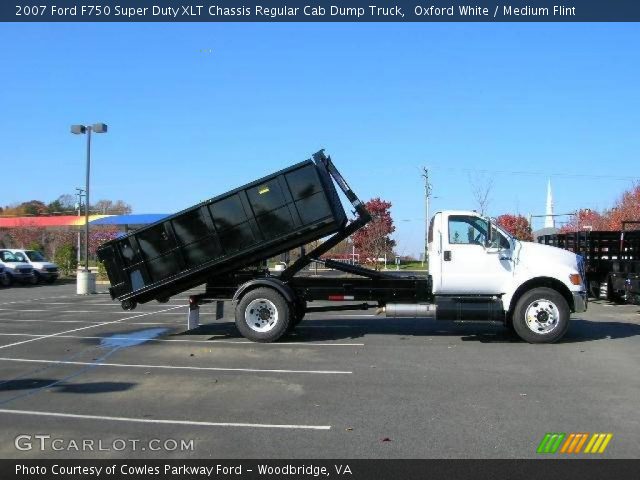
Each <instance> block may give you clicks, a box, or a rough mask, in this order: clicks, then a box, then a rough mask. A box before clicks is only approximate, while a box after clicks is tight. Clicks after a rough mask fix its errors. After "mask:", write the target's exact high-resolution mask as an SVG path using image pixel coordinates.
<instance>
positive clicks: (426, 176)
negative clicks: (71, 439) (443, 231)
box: [421, 167, 431, 267]
mask: <svg viewBox="0 0 640 480" xmlns="http://www.w3.org/2000/svg"><path fill="white" fill-rule="evenodd" d="M421 176H422V178H424V210H425V218H424V254H423V256H422V266H423V267H424V265H425V263H426V264H427V265H429V252H428V245H429V198H430V197H431V184H430V183H429V169H428V168H427V167H422V175H421Z"/></svg>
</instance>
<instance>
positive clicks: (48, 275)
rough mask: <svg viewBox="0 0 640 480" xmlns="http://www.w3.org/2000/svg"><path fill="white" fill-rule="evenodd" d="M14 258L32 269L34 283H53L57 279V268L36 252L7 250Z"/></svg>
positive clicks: (15, 249)
mask: <svg viewBox="0 0 640 480" xmlns="http://www.w3.org/2000/svg"><path fill="white" fill-rule="evenodd" d="M9 250H10V251H11V252H12V253H13V254H14V255H15V256H16V258H17V259H18V260H19V261H21V262H24V263H28V264H29V265H31V266H32V267H33V275H34V277H35V280H34V283H39V282H47V283H53V282H55V281H56V279H57V278H58V266H57V265H56V264H55V263H52V262H50V261H48V260H47V259H46V258H45V257H44V255H42V253H40V252H38V251H37V250H23V249H21V248H10V249H9Z"/></svg>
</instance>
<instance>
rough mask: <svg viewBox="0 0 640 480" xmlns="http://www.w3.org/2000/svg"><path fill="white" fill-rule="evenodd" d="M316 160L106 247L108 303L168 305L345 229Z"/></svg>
mask: <svg viewBox="0 0 640 480" xmlns="http://www.w3.org/2000/svg"><path fill="white" fill-rule="evenodd" d="M314 158H315V161H314V160H306V161H304V162H301V163H298V164H296V165H293V166H291V167H289V168H286V169H284V170H280V171H279V172H276V173H273V174H271V175H268V176H266V177H263V178H261V179H259V180H256V181H254V182H251V183H249V184H247V185H244V186H242V187H239V188H236V189H235V190H231V191H229V192H227V193H224V194H222V195H219V196H217V197H215V198H212V199H210V200H207V201H205V202H202V203H200V204H198V205H195V206H193V207H191V208H188V209H186V210H183V211H181V212H179V213H176V214H175V215H172V216H170V217H167V218H165V219H163V220H161V221H159V222H156V223H154V224H151V225H149V226H147V227H144V228H140V229H138V230H136V231H134V232H132V233H130V234H128V235H127V236H124V237H121V238H118V239H115V240H112V241H110V242H107V243H105V244H103V245H102V246H101V247H100V248H99V249H98V258H99V259H100V260H101V261H102V262H104V265H105V268H106V271H107V275H108V276H109V280H110V282H111V285H112V286H111V288H110V289H109V293H110V294H111V298H113V299H115V298H117V299H118V300H120V301H121V302H122V304H123V307H124V308H134V307H135V304H136V303H144V302H148V301H150V300H153V299H157V300H160V301H165V300H167V299H168V298H169V297H171V296H172V295H175V294H177V293H180V292H183V291H185V290H188V289H190V288H193V287H195V286H198V285H201V284H203V283H205V282H206V281H207V279H208V278H210V277H215V276H220V275H221V274H225V273H227V272H231V271H235V270H239V269H242V268H245V267H248V266H251V265H254V264H256V263H258V262H261V261H264V260H266V259H268V258H270V257H273V256H275V255H278V254H279V253H282V252H285V251H287V250H291V249H293V248H296V247H299V246H302V245H305V244H307V243H309V242H312V241H315V240H318V239H320V238H322V237H324V236H326V235H330V234H332V233H335V232H337V231H339V230H340V229H342V228H343V227H344V226H345V224H346V221H347V218H346V215H345V211H344V208H343V207H342V204H341V203H340V199H339V197H338V194H337V192H336V189H335V186H334V184H333V182H332V181H331V177H330V175H329V172H328V170H327V166H326V164H325V163H324V162H323V161H322V158H324V156H323V155H320V156H317V157H314Z"/></svg>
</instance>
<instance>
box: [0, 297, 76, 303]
mask: <svg viewBox="0 0 640 480" xmlns="http://www.w3.org/2000/svg"><path fill="white" fill-rule="evenodd" d="M70 297H72V295H58V296H56V297H40V298H29V299H27V300H14V301H13V302H2V303H0V305H14V304H16V303H31V302H37V301H38V300H52V299H55V298H70Z"/></svg>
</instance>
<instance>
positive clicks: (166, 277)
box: [98, 150, 587, 343]
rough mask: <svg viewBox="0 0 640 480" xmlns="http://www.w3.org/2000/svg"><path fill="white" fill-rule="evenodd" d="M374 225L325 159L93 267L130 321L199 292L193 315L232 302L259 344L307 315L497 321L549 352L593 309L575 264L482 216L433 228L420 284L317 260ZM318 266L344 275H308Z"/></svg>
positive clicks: (137, 237) (225, 200)
mask: <svg viewBox="0 0 640 480" xmlns="http://www.w3.org/2000/svg"><path fill="white" fill-rule="evenodd" d="M339 191H340V192H342V195H343V198H344V199H345V200H346V202H345V203H348V204H350V205H351V207H352V209H353V212H352V213H353V218H351V219H348V217H347V215H346V213H345V209H344V207H343V204H342V201H341V199H340V195H339V193H338V192H339ZM371 219H372V217H371V214H370V213H369V212H368V211H367V209H366V207H365V204H364V203H363V202H362V201H361V200H360V199H359V198H358V196H357V195H356V194H355V192H354V191H353V190H352V189H351V187H350V186H349V184H348V183H347V182H346V181H345V179H344V178H343V176H342V175H341V174H340V172H339V171H338V169H337V168H336V166H335V164H334V163H333V161H332V160H331V158H330V157H329V156H327V155H325V153H324V151H323V150H322V151H319V152H317V153H315V154H314V155H313V156H312V158H311V159H309V160H306V161H304V162H301V163H297V164H295V165H292V166H290V167H288V168H285V169H283V170H280V171H278V172H275V173H273V174H271V175H268V176H266V177H263V178H261V179H259V180H256V181H253V182H251V183H249V184H246V185H244V186H241V187H239V188H236V189H234V190H232V191H229V192H227V193H224V194H222V195H219V196H217V197H214V198H211V199H209V200H206V201H204V202H201V203H199V204H197V205H194V206H192V207H190V208H188V209H186V210H183V211H181V212H178V213H176V214H175V215H172V216H169V217H167V218H164V219H162V220H160V221H158V222H156V223H153V224H151V225H149V226H146V227H143V228H140V229H138V230H136V231H134V232H131V233H129V234H128V235H126V236H124V237H121V238H117V239H115V240H111V241H109V242H107V243H105V244H103V245H102V246H101V247H100V248H99V249H98V257H99V259H100V261H102V262H103V263H104V266H105V269H106V272H107V275H108V277H109V280H110V282H111V287H110V288H109V292H110V294H111V297H112V299H117V300H118V301H120V302H121V305H122V308H124V309H125V310H130V309H133V308H135V307H136V305H137V304H138V303H145V302H149V301H152V300H157V301H159V302H166V301H168V299H169V298H170V297H171V296H173V295H176V294H178V293H180V292H184V291H186V290H189V289H191V288H193V287H197V286H201V285H204V286H205V287H204V292H203V293H200V294H197V295H192V296H190V297H189V312H190V313H189V315H190V316H197V314H198V312H199V309H200V306H201V305H203V304H206V303H211V302H215V303H216V318H222V316H223V315H224V312H223V309H224V305H225V301H226V302H227V304H228V302H229V301H231V305H232V306H233V308H234V313H235V325H236V327H237V329H238V331H239V332H240V333H241V335H243V336H244V337H246V338H248V339H250V340H253V341H256V342H273V341H276V340H278V339H280V338H281V337H283V336H284V335H286V334H287V332H290V331H291V330H293V329H294V328H295V327H296V325H298V324H299V323H300V322H301V321H302V320H303V318H304V316H305V314H306V313H309V312H326V311H342V310H356V309H357V310H360V309H362V310H367V309H375V310H376V312H377V313H379V314H380V315H384V316H385V317H387V318H403V317H404V318H406V317H411V318H434V319H437V320H451V321H490V322H501V323H503V324H504V325H505V326H506V327H507V328H510V329H512V330H514V331H515V332H516V333H517V335H518V336H520V337H521V338H522V339H523V340H525V341H527V342H530V343H551V342H555V341H557V340H559V339H560V338H562V336H563V335H564V334H565V333H566V331H567V329H568V328H569V319H570V314H571V313H572V312H575V313H579V312H583V311H585V310H586V308H587V295H586V291H585V283H584V268H583V262H582V258H581V257H580V256H577V255H575V254H574V253H571V252H568V251H566V250H562V249H560V248H555V247H550V246H545V245H540V244H535V243H529V242H522V241H520V240H517V239H516V238H514V237H513V236H511V235H510V234H509V233H507V232H506V231H505V230H503V229H502V228H501V227H500V226H498V225H496V224H495V222H494V221H492V219H490V218H486V217H484V216H482V215H480V214H478V213H477V212H475V211H441V212H437V213H436V214H435V215H434V216H433V217H432V218H431V220H430V228H429V238H428V252H429V273H428V274H425V275H399V274H393V273H389V272H381V271H375V270H371V269H368V268H365V267H362V266H360V265H352V264H348V263H344V262H339V261H335V260H330V259H323V258H322V256H323V255H324V254H325V253H326V252H328V251H329V250H330V249H331V248H332V247H334V246H335V245H337V244H338V243H339V242H341V241H342V240H344V239H346V238H348V237H349V236H351V235H352V234H354V233H355V232H356V231H358V230H359V229H360V228H362V227H363V226H365V225H366V224H367V223H368V222H370V221H371ZM317 240H323V241H321V242H319V244H318V245H317V246H316V247H315V248H313V249H311V250H309V251H307V252H305V253H304V254H302V255H301V256H300V257H299V258H298V259H297V260H295V261H294V262H293V263H291V264H290V265H289V266H287V267H286V268H285V269H284V270H282V271H281V272H275V274H274V273H271V272H270V271H269V270H268V268H266V263H265V262H266V260H267V259H269V258H273V257H274V256H276V255H279V254H281V253H283V252H285V251H288V250H291V249H295V248H298V247H302V246H304V245H308V244H309V243H311V242H315V241H317ZM311 263H317V264H321V265H322V266H324V267H327V268H330V269H333V270H336V271H338V272H339V273H340V275H339V276H309V275H301V274H300V272H302V271H303V269H304V268H305V267H308V266H309V265H310V264H311ZM318 301H325V302H323V303H325V304H323V305H321V306H314V302H318Z"/></svg>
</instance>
